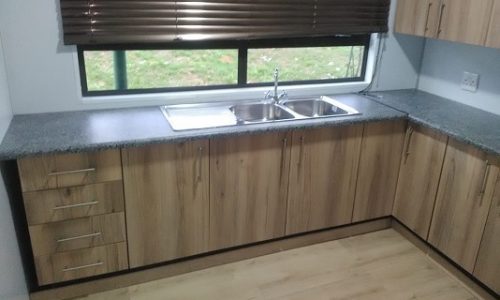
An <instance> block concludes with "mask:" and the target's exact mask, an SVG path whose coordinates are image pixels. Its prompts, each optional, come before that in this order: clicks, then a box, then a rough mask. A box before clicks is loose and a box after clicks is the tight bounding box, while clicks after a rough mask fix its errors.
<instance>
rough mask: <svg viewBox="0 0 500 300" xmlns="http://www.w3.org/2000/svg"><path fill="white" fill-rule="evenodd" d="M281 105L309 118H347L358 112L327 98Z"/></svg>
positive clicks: (288, 102)
mask: <svg viewBox="0 0 500 300" xmlns="http://www.w3.org/2000/svg"><path fill="white" fill-rule="evenodd" d="M283 105H284V106H285V107H287V108H289V109H291V110H293V111H294V112H296V113H298V114H300V115H303V116H306V117H309V118H317V117H331V116H349V115H354V114H358V113H359V112H358V111H356V110H354V109H352V108H351V107H348V106H346V105H344V104H342V103H339V102H337V101H335V100H333V99H332V98H329V97H321V98H313V99H300V100H288V101H285V102H283Z"/></svg>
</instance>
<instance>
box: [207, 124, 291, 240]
mask: <svg viewBox="0 0 500 300" xmlns="http://www.w3.org/2000/svg"><path fill="white" fill-rule="evenodd" d="M290 137H291V136H290V133H269V134H263V135H248V136H239V137H230V138H218V139H213V140H211V141H210V249H211V250H214V249H222V248H228V247H233V246H238V245H243V244H249V243H253V242H259V241H264V240H269V239H273V238H278V237H282V236H284V234H285V217H286V192H287V186H288V170H289V161H290V146H289V144H290Z"/></svg>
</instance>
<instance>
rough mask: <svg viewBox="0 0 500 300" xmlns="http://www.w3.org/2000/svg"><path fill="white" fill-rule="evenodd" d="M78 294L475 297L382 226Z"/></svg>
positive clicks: (104, 299) (151, 298) (98, 298)
mask: <svg viewBox="0 0 500 300" xmlns="http://www.w3.org/2000/svg"><path fill="white" fill-rule="evenodd" d="M79 299H81V300H118V299H119V300H127V299H129V300H171V299H172V300H173V299H175V300H177V299H179V300H180V299H182V300H191V299H203V300H212V299H213V300H226V299H228V300H229V299H231V300H235V299H307V300H309V299H314V300H315V299H319V300H323V299H377V300H380V299H382V300H385V299H433V300H436V299H450V300H460V299H480V298H479V297H477V296H475V295H473V294H472V293H471V292H470V291H469V290H468V289H466V288H464V287H463V286H462V285H461V284H460V283H459V282H458V281H457V280H456V279H455V278H453V277H451V276H450V275H448V273H446V272H445V271H443V270H442V269H441V268H440V267H439V266H438V265H437V264H435V263H434V262H432V261H431V260H430V259H428V258H427V257H426V256H425V255H424V253H423V252H421V251H420V250H419V249H418V248H416V247H415V246H414V245H413V244H411V243H410V242H409V241H408V240H406V239H405V238H403V237H402V236H401V235H399V234H398V233H397V232H396V231H394V230H392V229H388V230H384V231H379V232H375V233H369V234H365V235H361V236H356V237H352V238H347V239H343V240H338V241H333V242H328V243H323V244H318V245H314V246H309V247H304V248H299V249H294V250H289V251H284V252H281V253H277V254H272V255H267V256H262V257H258V258H254V259H249V260H245V261H241V262H237V263H232V264H227V265H223V266H219V267H214V268H210V269H206V270H202V271H198V272H193V273H189V274H185V275H181V276H176V277H171V278H167V279H162V280H158V281H154V282H149V283H146V284H140V285H136V286H132V287H129V288H124V289H118V290H114V291H110V292H105V293H100V294H95V295H90V296H87V297H84V298H79Z"/></svg>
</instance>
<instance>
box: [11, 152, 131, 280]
mask: <svg viewBox="0 0 500 300" xmlns="http://www.w3.org/2000/svg"><path fill="white" fill-rule="evenodd" d="M18 169H19V177H20V179H21V189H22V191H23V202H24V210H25V215H26V222H27V224H28V232H29V237H30V240H31V249H32V254H33V260H34V263H35V270H36V274H37V280H38V284H39V285H46V284H52V283H59V282H63V281H67V280H73V279H80V278H86V277H91V276H96V275H101V274H106V273H111V272H116V271H121V270H126V269H128V267H129V265H128V252H127V246H126V244H127V233H126V227H125V213H124V210H125V209H124V207H125V205H124V195H123V181H122V164H121V155H120V151H119V150H106V151H99V152H89V153H72V154H53V155H41V156H34V157H27V158H23V159H19V160H18Z"/></svg>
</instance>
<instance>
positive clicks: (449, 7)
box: [437, 0, 493, 46]
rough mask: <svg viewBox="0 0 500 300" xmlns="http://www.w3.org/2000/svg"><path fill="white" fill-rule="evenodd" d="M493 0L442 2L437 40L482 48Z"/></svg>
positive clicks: (444, 0) (453, 0) (445, 0)
mask: <svg viewBox="0 0 500 300" xmlns="http://www.w3.org/2000/svg"><path fill="white" fill-rule="evenodd" d="M492 7H493V0H442V3H441V10H440V21H439V26H438V32H437V38H438V39H443V40H448V41H454V42H462V43H467V44H474V45H481V46H484V45H485V42H486V36H487V34H488V27H489V24H490V17H491V11H492Z"/></svg>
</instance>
